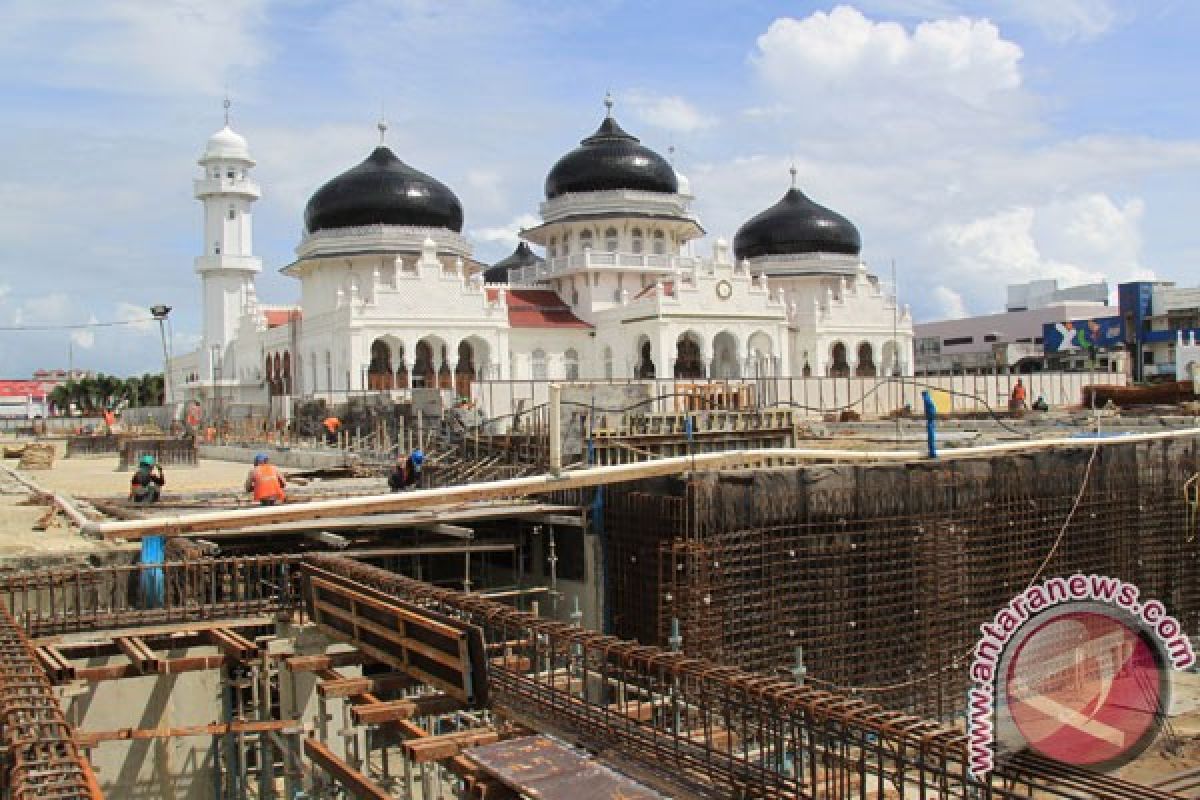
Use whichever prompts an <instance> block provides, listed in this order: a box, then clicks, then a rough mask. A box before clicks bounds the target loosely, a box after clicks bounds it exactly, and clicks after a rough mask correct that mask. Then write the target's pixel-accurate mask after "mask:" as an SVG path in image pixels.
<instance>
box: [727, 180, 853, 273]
mask: <svg viewBox="0 0 1200 800" xmlns="http://www.w3.org/2000/svg"><path fill="white" fill-rule="evenodd" d="M861 250H862V239H861V238H860V237H859V235H858V228H856V227H854V223H853V222H851V221H850V220H848V219H846V218H845V217H843V216H842V215H841V214H839V213H837V212H836V211H830V210H829V209H828V208H825V206H822V205H817V204H816V203H814V202H813V201H812V200H809V199H808V198H807V197H805V195H804V193H803V192H801V191H800V190H799V189H789V190H788V193H787V194H785V195H784V196H783V199H782V200H780V201H779V202H778V203H776V204H775V205H773V206H771V207H770V208H768V209H767V210H766V211H764V212H762V213H761V214H759V215H758V216H756V217H753V218H751V219H750V221H748V222H747V223H746V224H744V225H742V227H740V228H738V232H737V235H735V236H734V237H733V254H734V256H735V257H736V258H737V259H738V260H739V261H741V260H742V259H743V258H757V257H758V256H775V255H793V254H801V253H843V254H845V255H848V256H856V255H858V254H859V252H860V251H861Z"/></svg>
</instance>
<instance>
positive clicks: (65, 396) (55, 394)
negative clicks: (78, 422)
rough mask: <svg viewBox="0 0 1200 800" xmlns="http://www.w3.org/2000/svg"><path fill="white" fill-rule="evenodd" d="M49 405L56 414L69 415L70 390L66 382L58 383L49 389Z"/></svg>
mask: <svg viewBox="0 0 1200 800" xmlns="http://www.w3.org/2000/svg"><path fill="white" fill-rule="evenodd" d="M50 406H51V407H52V408H53V409H54V411H55V413H57V414H60V415H62V416H67V417H69V416H71V390H70V388H69V386H68V384H67V383H60V384H59V385H58V386H55V387H54V388H53V389H51V390H50Z"/></svg>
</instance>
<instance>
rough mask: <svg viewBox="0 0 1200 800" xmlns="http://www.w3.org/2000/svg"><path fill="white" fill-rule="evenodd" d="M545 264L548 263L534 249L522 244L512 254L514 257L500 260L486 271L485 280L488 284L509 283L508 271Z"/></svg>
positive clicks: (484, 273)
mask: <svg viewBox="0 0 1200 800" xmlns="http://www.w3.org/2000/svg"><path fill="white" fill-rule="evenodd" d="M544 263H546V260H545V259H544V258H542V257H541V256H539V255H538V254H537V253H535V252H533V249H532V248H531V247H530V246H529V245H528V244H526V243H525V242H521V243H520V244H518V245H517V249H516V250H514V251H513V252H512V255H510V256H508V257H506V258H502V259H500V260H499V261H497V262H496V263H495V264H493V265H492V266H490V267H488V268H487V269H486V270H484V272H483V280H484V281H485V282H487V283H508V271H509V270H510V269H520V268H521V267H532V266H534V265H535V264H544Z"/></svg>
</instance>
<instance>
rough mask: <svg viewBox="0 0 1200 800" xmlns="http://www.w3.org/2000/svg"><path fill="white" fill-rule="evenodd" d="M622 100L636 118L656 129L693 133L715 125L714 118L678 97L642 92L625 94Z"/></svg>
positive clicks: (636, 91)
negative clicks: (631, 109) (631, 108)
mask: <svg viewBox="0 0 1200 800" xmlns="http://www.w3.org/2000/svg"><path fill="white" fill-rule="evenodd" d="M622 99H623V100H626V101H628V102H629V104H630V105H631V106H633V109H634V112H635V113H636V114H637V116H638V117H639V118H640V119H642V120H644V121H645V122H646V123H648V124H650V125H653V126H654V127H656V128H662V129H663V130H667V131H672V132H675V133H695V132H696V131H699V130H703V129H705V128H711V127H713V126H714V125H716V124H717V119H716V117H713V116H710V115H708V114H705V113H703V112H701V111H700V110H699V109H698V108H696V107H695V106H694V105H692V104H691V103H689V102H688V101H687V100H685V99H683V98H682V97H680V96H679V95H656V94H652V93H650V92H646V91H642V90H633V91H630V92H627V93H625V95H624V97H623V98H622Z"/></svg>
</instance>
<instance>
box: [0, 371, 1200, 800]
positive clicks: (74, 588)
mask: <svg viewBox="0 0 1200 800" xmlns="http://www.w3.org/2000/svg"><path fill="white" fill-rule="evenodd" d="M831 385H832V384H831ZM880 386H881V387H882V388H881V389H880V390H879V391H873V392H871V393H870V394H865V393H860V394H859V396H858V403H859V405H858V407H857V411H856V412H855V413H846V410H845V409H844V408H843V409H841V410H840V411H838V412H836V413H828V412H826V413H820V411H819V409H818V410H817V411H816V412H814V410H813V409H812V408H809V407H806V406H805V403H809V402H811V403H813V404H815V405H818V406H824V407H825V408H834V407H835V406H837V405H838V403H837V402H830V401H829V399H828V398H826V397H822V398H820V400H819V401H818V400H816V399H812V400H809V399H808V398H805V400H804V402H803V403H802V402H799V401H798V400H797V399H796V398H786V397H782V396H780V395H779V394H778V393H775V394H774V395H765V394H763V393H762V392H758V393H757V395H756V394H755V392H756V389H755V387H754V386H752V385H747V386H739V385H722V384H716V383H714V384H709V385H700V384H696V385H692V384H688V385H683V384H679V385H671V386H670V387H669V389H664V388H663V387H662V385H658V386H655V385H646V384H638V383H636V382H633V383H629V384H623V385H604V386H597V385H591V384H566V385H561V386H560V385H557V384H555V385H550V386H548V387H544V389H542V390H541V391H544V392H545V394H544V401H543V400H541V399H540V398H539V399H538V401H537V402H531V403H522V402H508V403H501V402H498V401H496V400H495V399H494V398H493V399H492V403H491V406H490V407H491V408H493V409H494V408H503V409H504V410H505V414H503V415H501V416H499V417H495V418H491V419H482V418H480V415H478V414H476V415H475V416H472V414H471V413H470V409H464V408H431V405H430V402H428V401H427V400H421V399H420V398H417V397H413V396H408V397H406V399H403V400H400V399H396V398H394V397H393V396H392V394H391V393H388V392H380V393H371V394H367V393H364V395H363V396H362V397H358V398H345V402H343V403H338V404H329V403H325V402H324V401H321V402H319V403H318V402H315V401H314V403H313V407H311V408H309V407H307V406H303V405H301V404H297V406H296V408H295V409H294V410H293V415H291V416H290V417H289V418H288V419H286V420H284V421H283V422H280V420H278V419H275V418H272V417H270V416H267V415H265V414H264V415H260V416H256V415H255V414H253V413H249V412H247V413H240V414H233V413H231V412H230V409H228V408H225V409H221V408H210V409H206V412H207V415H208V416H206V420H212V421H211V422H210V423H207V424H206V426H205V427H202V428H200V429H187V427H188V426H186V425H185V424H184V420H185V410H184V409H182V408H179V409H170V408H168V409H154V410H145V411H143V412H141V413H132V412H130V413H127V414H125V415H124V419H122V420H121V421H120V423H119V424H118V425H117V426H114V427H113V428H111V429H107V430H97V431H95V432H80V431H79V426H78V425H77V424H76V425H74V426H71V427H69V428H68V427H62V428H57V429H56V428H55V427H53V426H51V427H47V426H46V425H45V424H42V425H41V426H40V427H36V428H30V429H28V430H13V431H9V432H8V433H7V434H6V438H5V441H4V445H5V448H4V449H5V456H6V457H7V460H6V461H5V462H4V466H3V467H2V469H0V503H3V505H4V512H3V515H2V516H3V518H4V522H3V523H2V524H0V531H2V533H3V536H2V537H0V647H2V648H3V651H4V652H3V656H2V657H0V725H2V736H0V739H2V741H0V797H2V798H5V800H8V798H11V799H12V800H26V799H27V798H35V797H37V798H55V799H61V800H68V799H70V800H85V799H86V800H98V798H105V797H106V798H122V799H124V798H128V799H130V800H137V799H138V798H168V797H169V798H177V799H178V800H210V799H213V798H259V799H261V800H267V799H268V798H276V799H282V800H295V799H296V798H322V799H324V800H333V799H334V798H351V797H352V798H370V799H372V800H375V799H379V800H382V799H383V798H412V799H415V798H421V800H432V798H447V797H458V798H480V799H481V798H487V799H488V800H495V798H543V799H544V800H556V799H560V798H572V799H574V798H585V797H586V798H591V797H596V798H601V797H604V798H618V797H620V798H655V797H670V798H689V797H696V798H781V799H782V798H797V799H799V798H804V799H805V800H817V799H818V798H820V799H821V800H852V799H857V800H885V798H886V799H887V800H916V799H917V798H920V799H921V800H926V799H930V798H964V799H965V798H992V799H995V800H1001V799H1003V800H1009V799H1011V800H1016V799H1017V798H1060V799H1062V800H1067V799H1071V800H1085V799H1097V800H1121V799H1124V798H1145V799H1146V800H1170V799H1174V800H1179V798H1196V797H1200V738H1198V737H1200V675H1196V674H1195V673H1193V672H1191V671H1179V672H1175V673H1173V674H1172V675H1171V680H1172V693H1171V701H1170V708H1169V713H1168V714H1167V717H1166V719H1165V720H1164V721H1163V724H1162V727H1161V730H1160V732H1159V735H1158V737H1157V739H1156V740H1155V741H1154V742H1153V744H1152V745H1151V746H1150V747H1149V748H1148V749H1146V750H1145V752H1144V753H1142V754H1141V756H1140V757H1138V758H1137V759H1136V760H1134V761H1132V762H1130V763H1128V764H1126V765H1124V766H1122V767H1121V768H1120V769H1117V770H1111V771H1106V772H1101V771H1095V770H1091V769H1087V768H1084V767H1082V766H1072V765H1069V764H1066V763H1062V762H1059V761H1054V760H1051V759H1048V758H1045V757H1043V756H1040V755H1037V754H1036V753H1035V752H1032V751H1031V752H1024V753H1019V754H1016V755H1015V756H1013V757H1012V758H1007V759H1003V760H1001V761H999V762H998V763H997V765H996V767H995V769H994V770H993V771H992V772H990V773H989V774H988V775H987V776H986V778H984V779H979V778H977V777H975V776H973V775H972V774H971V773H970V771H969V768H968V737H967V731H966V723H965V714H966V710H967V697H968V695H967V692H968V689H969V686H970V675H969V671H968V662H969V660H970V656H971V653H972V651H973V648H974V647H975V646H976V643H977V641H978V639H979V635H980V625H981V624H982V623H984V622H986V621H988V620H990V619H991V618H992V616H993V615H994V614H995V613H996V611H997V609H999V608H1002V607H1004V606H1005V605H1006V604H1007V603H1008V602H1009V599H1010V598H1012V597H1013V595H1014V594H1016V593H1017V592H1019V591H1021V590H1023V589H1025V588H1026V587H1028V586H1030V585H1032V584H1033V583H1034V582H1036V581H1038V580H1041V579H1045V578H1048V577H1051V576H1070V575H1073V574H1075V573H1082V574H1098V575H1108V576H1118V577H1120V578H1121V579H1122V580H1124V581H1128V582H1129V583H1131V584H1136V585H1137V586H1138V587H1140V589H1141V590H1142V593H1143V596H1145V597H1154V598H1157V599H1158V600H1160V601H1161V602H1162V604H1163V605H1164V606H1165V607H1166V608H1167V609H1169V610H1170V613H1171V614H1172V615H1173V616H1174V617H1175V618H1176V619H1177V620H1178V621H1179V623H1180V624H1181V626H1182V628H1183V629H1184V631H1185V632H1186V634H1187V635H1188V636H1191V637H1195V636H1196V635H1197V634H1200V585H1198V583H1197V580H1196V574H1197V568H1198V566H1200V564H1198V563H1197V560H1198V556H1200V542H1198V541H1197V528H1198V525H1200V513H1198V510H1197V509H1198V505H1197V483H1196V482H1197V475H1198V474H1200V426H1198V420H1197V418H1196V416H1195V405H1194V404H1193V403H1190V402H1184V403H1175V402H1171V403H1165V404H1164V403H1160V404H1158V405H1138V404H1137V403H1135V402H1130V401H1129V398H1128V397H1124V396H1120V392H1121V391H1126V392H1128V391H1129V390H1113V391H1114V392H1115V393H1116V394H1117V395H1118V396H1117V397H1116V398H1115V399H1116V401H1117V402H1113V400H1114V397H1113V396H1107V395H1104V393H1103V391H1102V390H1099V389H1092V390H1086V391H1083V392H1081V393H1080V395H1079V397H1078V401H1077V402H1076V403H1075V404H1074V405H1071V406H1067V405H1065V404H1064V405H1063V406H1061V407H1060V408H1059V409H1058V410H1055V411H1053V412H1049V413H1045V414H1029V413H1027V412H1024V413H1023V412H1015V413H1009V412H998V411H996V410H995V409H993V408H992V407H990V406H988V404H987V402H986V401H982V402H977V401H975V400H971V401H970V402H969V403H966V404H965V405H964V403H963V402H962V399H963V398H968V399H970V398H971V397H972V395H973V393H972V391H971V390H970V389H969V387H962V386H959V387H958V388H957V389H955V388H951V389H950V390H945V391H942V394H943V396H944V397H943V399H945V400H947V404H946V405H945V407H944V412H945V413H942V414H941V415H940V416H939V418H938V419H937V422H936V431H935V432H930V431H928V430H927V428H928V423H927V421H926V419H925V418H923V417H921V416H919V415H914V414H913V413H912V412H911V406H912V405H913V401H914V400H915V402H916V403H917V404H919V403H920V399H919V398H920V391H921V390H922V389H923V388H924V387H922V386H920V385H918V383H917V382H916V381H915V380H914V381H912V386H911V387H904V386H896V385H891V384H889V382H888V381H886V380H883V381H880ZM1077 388H1080V387H1072V391H1074V389H1077ZM1089 392H1090V393H1089ZM910 394H911V395H912V396H911V397H910V396H909V395H910ZM1110 394H1111V393H1110ZM835 399H836V395H835ZM906 407H909V408H907V409H906ZM510 409H511V410H510ZM329 415H335V416H336V417H337V418H338V419H339V420H340V421H341V423H342V425H341V428H340V430H339V431H338V432H337V433H334V434H331V435H324V432H323V431H322V430H321V429H320V427H319V421H320V420H321V419H322V417H327V416H329ZM75 422H76V423H77V422H78V421H77V420H76V421H75ZM416 449H420V450H421V451H422V452H423V454H424V456H425V462H424V467H423V469H421V471H420V479H419V481H418V482H417V484H416V485H415V486H413V487H412V488H408V489H406V490H404V491H395V492H393V491H389V489H388V484H387V473H388V470H389V469H390V468H391V466H392V465H393V464H395V463H396V461H397V458H398V457H399V458H401V459H403V457H404V456H405V455H406V454H408V453H410V452H412V451H413V450H416ZM256 454H265V455H266V456H268V458H269V461H270V463H271V464H274V465H276V466H277V467H278V468H279V469H281V470H282V472H283V473H284V475H286V477H287V501H286V503H282V504H279V505H271V506H263V505H259V504H257V503H254V502H253V501H252V499H251V498H250V497H249V496H248V494H247V493H246V492H245V491H244V489H243V479H244V478H245V477H246V472H247V470H248V469H249V465H250V464H251V463H252V462H253V461H254V460H255V456H256ZM148 455H149V456H152V457H153V459H154V461H155V462H156V463H157V464H159V465H161V466H162V468H163V470H164V473H165V476H166V481H165V485H164V486H163V491H162V496H161V498H159V500H158V502H156V503H153V504H139V503H134V502H133V501H132V500H131V499H130V497H129V491H128V486H129V481H130V476H131V474H132V472H133V469H134V468H135V467H136V465H137V464H138V463H139V461H141V460H142V459H144V458H145V457H146V456H148Z"/></svg>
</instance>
